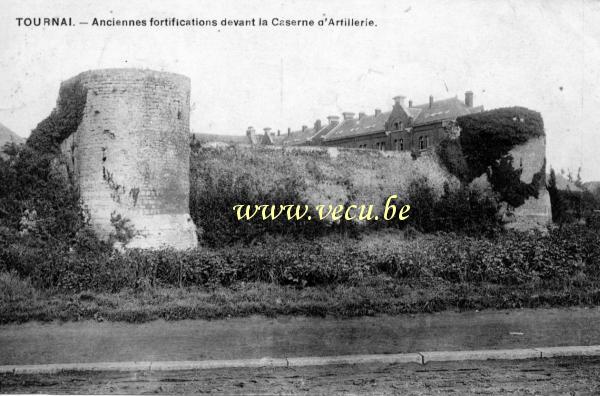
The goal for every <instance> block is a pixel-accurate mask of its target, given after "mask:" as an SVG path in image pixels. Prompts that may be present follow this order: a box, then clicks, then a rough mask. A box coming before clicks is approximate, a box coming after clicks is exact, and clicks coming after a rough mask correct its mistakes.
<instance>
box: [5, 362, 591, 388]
mask: <svg viewBox="0 0 600 396" xmlns="http://www.w3.org/2000/svg"><path fill="white" fill-rule="evenodd" d="M0 389H1V391H2V392H4V393H17V392H27V393H34V392H43V393H88V394H89V393H94V394H106V393H109V394H110V393H112V394H140V393H144V394H148V393H157V394H174V393H179V394H181V393H183V394H190V393H210V394H343V393H346V394H347V393H351V394H409V395H411V394H412V395H431V394H433V395H436V394H444V395H445V394H456V395H469V394H474V395H482V394H484V395H497V394H527V395H529V394H540V395H553V394H556V395H563V394H600V357H588V358H558V359H536V360H526V361H487V362H460V363H456V362H453V363H448V362H446V363H430V364H427V365H425V366H419V365H416V364H404V365H355V366H325V367H304V368H297V369H289V368H277V369H273V368H268V369H267V368H262V369H226V370H203V371H185V372H163V373H160V372H158V373H157V372H138V373H114V372H112V373H71V374H69V373H65V374H60V375H25V376H24V375H20V376H13V375H0Z"/></svg>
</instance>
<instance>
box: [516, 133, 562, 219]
mask: <svg viewBox="0 0 600 396" xmlns="http://www.w3.org/2000/svg"><path fill="white" fill-rule="evenodd" d="M509 155H510V156H511V157H512V158H513V168H515V169H516V168H520V169H523V172H522V173H521V181H522V182H524V183H531V182H532V180H533V177H534V175H535V174H536V173H538V172H539V171H540V169H542V170H543V172H544V174H545V173H546V168H545V164H546V138H545V136H540V137H538V138H533V139H530V140H528V141H527V142H526V143H524V144H521V145H518V146H516V147H514V148H513V149H512V150H510V152H509ZM551 222H552V210H551V205H550V194H549V193H548V190H547V189H546V184H545V183H541V184H540V186H539V190H538V197H537V198H535V197H529V198H528V199H527V200H526V201H525V203H524V204H523V205H521V206H519V207H517V208H515V209H514V210H513V212H512V213H511V216H509V217H508V218H507V223H506V227H507V228H511V229H515V230H518V231H526V230H532V229H537V230H542V231H543V230H545V229H546V227H547V226H548V225H549V224H550V223H551Z"/></svg>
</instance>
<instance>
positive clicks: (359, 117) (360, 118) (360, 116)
mask: <svg viewBox="0 0 600 396" xmlns="http://www.w3.org/2000/svg"><path fill="white" fill-rule="evenodd" d="M365 115H366V114H365V112H364V111H361V112H360V113H358V119H359V120H362V119H363V118H365Z"/></svg>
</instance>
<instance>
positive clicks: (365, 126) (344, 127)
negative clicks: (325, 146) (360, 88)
mask: <svg viewBox="0 0 600 396" xmlns="http://www.w3.org/2000/svg"><path fill="white" fill-rule="evenodd" d="M390 113H391V112H386V113H379V114H377V115H375V114H371V115H365V116H364V117H362V118H361V119H358V118H352V119H350V120H343V121H342V122H341V123H340V124H339V126H338V127H337V128H335V129H333V130H332V131H331V132H329V133H327V135H326V136H325V138H324V139H325V140H337V139H344V138H349V137H353V136H359V135H368V134H372V133H378V132H383V131H385V123H386V122H387V120H388V118H390Z"/></svg>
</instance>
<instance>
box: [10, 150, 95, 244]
mask: <svg viewBox="0 0 600 396" xmlns="http://www.w3.org/2000/svg"><path fill="white" fill-rule="evenodd" d="M8 154H9V157H8V159H7V160H6V161H3V160H1V159H0V227H7V228H8V229H10V230H13V233H14V234H15V235H16V234H18V233H22V234H23V233H25V234H31V236H32V237H33V238H37V239H38V240H39V243H46V242H48V241H56V240H69V239H72V238H73V237H74V236H75V234H76V233H77V232H78V231H79V230H80V229H81V228H82V227H84V226H85V216H84V213H83V211H82V209H81V207H80V205H79V195H78V192H77V189H76V188H75V187H74V186H72V185H71V184H70V183H69V181H68V176H67V172H66V167H65V166H64V165H63V164H61V163H60V161H59V160H58V158H57V157H56V156H55V155H54V154H52V153H41V152H39V151H37V150H34V149H33V148H31V147H29V146H28V145H21V146H19V147H15V149H14V151H10V152H8Z"/></svg>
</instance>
